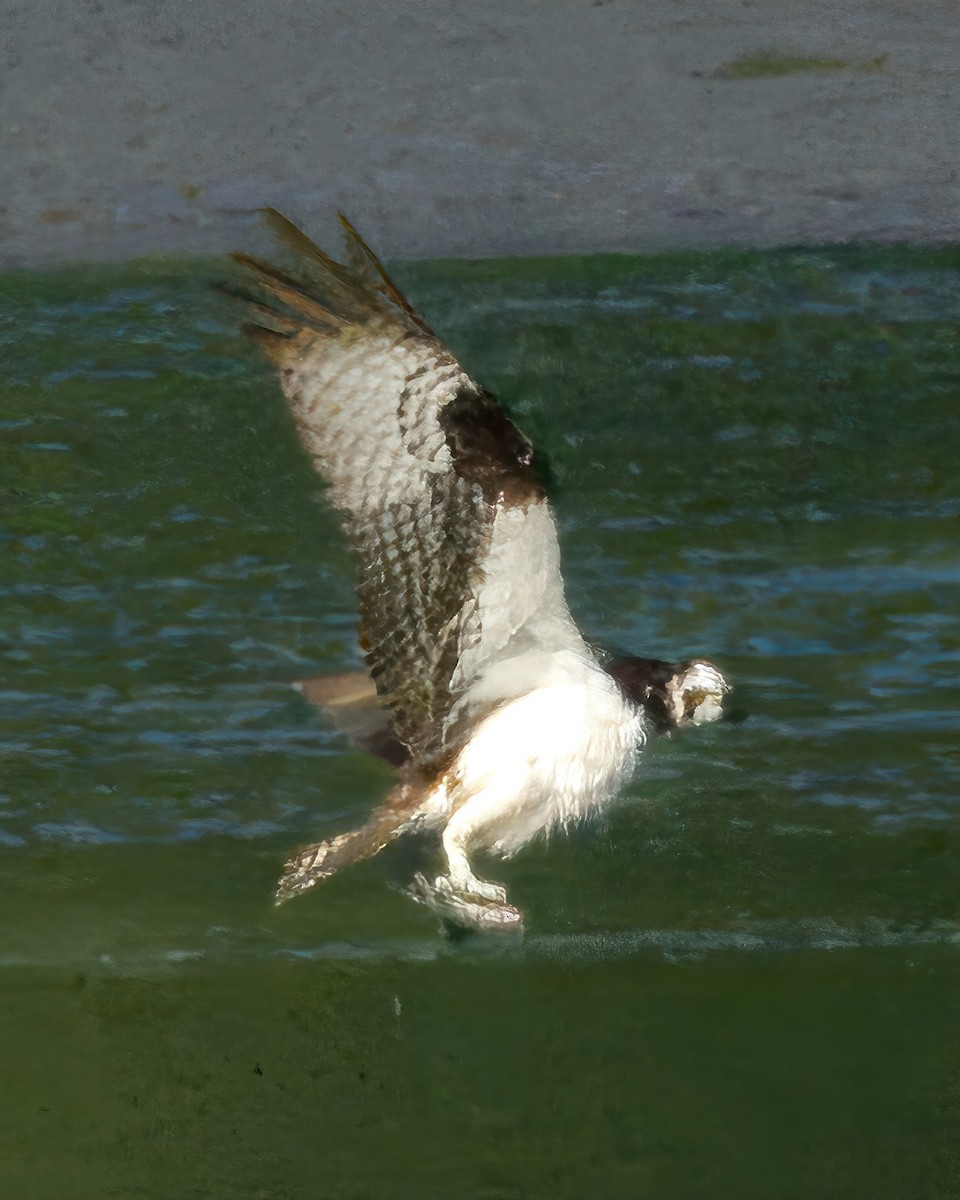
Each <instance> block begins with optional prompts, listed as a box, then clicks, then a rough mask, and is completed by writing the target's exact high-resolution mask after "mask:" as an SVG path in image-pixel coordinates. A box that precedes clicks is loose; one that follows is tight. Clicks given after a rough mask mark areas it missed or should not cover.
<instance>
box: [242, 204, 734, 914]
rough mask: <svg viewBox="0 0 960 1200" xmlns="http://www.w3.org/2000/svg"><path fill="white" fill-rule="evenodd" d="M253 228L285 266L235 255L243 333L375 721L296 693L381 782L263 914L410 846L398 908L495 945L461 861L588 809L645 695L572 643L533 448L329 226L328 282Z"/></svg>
mask: <svg viewBox="0 0 960 1200" xmlns="http://www.w3.org/2000/svg"><path fill="white" fill-rule="evenodd" d="M266 216H267V219H268V222H269V224H270V225H271V227H272V228H273V230H274V231H275V232H276V234H277V235H278V237H279V238H280V240H281V242H282V243H283V244H284V245H285V246H286V247H287V249H288V250H290V251H291V252H292V253H293V254H294V255H295V257H296V266H295V267H294V269H292V270H289V271H288V270H286V269H279V268H277V267H275V266H273V265H272V264H270V263H266V262H264V261H262V260H260V259H257V258H254V257H252V256H250V255H246V254H237V255H234V259H235V261H236V262H237V263H238V264H239V265H240V266H241V267H242V268H243V269H244V270H245V272H246V273H247V275H248V277H251V278H252V279H253V280H254V282H255V284H256V285H257V287H258V289H259V292H260V295H258V296H256V297H254V298H253V301H252V314H251V315H252V316H253V317H254V318H255V323H254V324H251V325H248V326H246V327H245V328H246V331H247V333H248V334H249V335H250V336H251V337H252V338H253V339H254V340H255V341H256V342H257V343H258V344H259V345H261V346H262V347H263V349H264V350H265V351H266V353H267V355H268V356H269V358H270V359H271V360H272V361H273V362H274V363H275V364H276V366H277V368H278V370H279V375H280V380H281V385H282V388H283V392H284V395H285V396H286V399H287V403H288V405H289V407H290V410H291V413H292V415H293V419H294V423H295V425H296V428H297V432H298V433H299V435H300V438H301V440H302V441H303V443H304V445H305V446H306V448H307V451H308V452H309V454H310V455H311V457H312V459H313V462H314V465H315V466H316V468H317V470H318V471H319V472H320V474H321V475H322V476H323V477H324V478H325V479H326V480H327V482H328V484H329V488H328V493H327V494H328V497H329V499H330V501H331V502H332V504H333V505H334V507H335V508H336V509H337V510H338V512H339V514H340V519H341V523H342V526H343V529H344V532H345V534H346V536H347V538H348V540H349V542H350V544H351V547H352V549H353V551H354V553H355V555H356V558H357V560H358V566H359V572H358V587H357V591H358V595H359V600H360V644H361V647H362V649H363V651H364V653H365V656H366V666H367V669H368V672H369V677H370V678H371V679H372V681H373V685H374V687H375V690H376V697H375V699H376V703H375V704H374V703H373V702H372V701H373V697H372V696H371V694H370V692H369V690H367V689H364V688H363V687H362V686H361V687H359V688H358V686H357V684H356V680H355V678H352V677H350V676H343V677H340V679H339V680H338V681H337V682H336V683H323V682H318V681H307V682H306V683H305V684H304V685H303V690H304V692H305V693H306V694H307V695H309V696H310V697H311V698H312V699H314V700H316V701H318V702H319V703H321V704H323V705H324V706H325V707H327V708H328V709H331V710H332V711H333V712H334V714H335V717H336V719H338V720H339V721H340V723H341V724H342V725H343V726H344V727H345V728H346V729H347V730H348V731H349V732H350V733H351V734H352V735H353V736H354V737H356V738H357V740H358V741H360V742H361V744H365V745H367V746H368V747H369V748H370V749H371V750H373V751H374V752H375V753H380V754H382V755H384V756H385V757H387V758H388V759H389V760H390V761H392V762H393V763H394V764H395V765H396V766H397V767H398V769H399V773H400V774H399V782H398V783H397V786H396V787H395V788H394V789H393V791H392V792H391V793H390V795H389V796H388V797H387V799H386V801H385V802H384V803H383V804H382V805H381V806H380V807H379V808H378V809H377V810H376V811H375V812H374V814H373V815H372V816H371V818H370V820H369V821H368V822H367V823H366V824H365V825H364V826H363V827H362V828H361V829H358V830H355V831H353V832H351V833H348V834H342V835H340V836H339V837H335V838H332V839H330V840H328V841H325V842H321V843H317V844H316V845H312V846H308V847H305V848H304V849H303V850H301V851H300V852H299V853H298V854H297V855H296V856H295V857H294V858H293V859H292V860H291V861H290V862H289V863H287V871H286V874H285V876H284V878H283V880H282V881H281V884H280V888H279V891H278V902H279V901H282V900H285V899H287V898H289V897H290V896H293V895H296V894H298V893H299V892H301V891H303V890H305V889H306V888H309V887H311V886H313V884H315V883H316V882H318V881H319V880H322V879H325V878H327V877H329V876H330V875H331V874H333V873H334V872H335V871H337V870H339V869H340V868H341V867H342V866H344V865H346V864H347V863H349V862H354V861H356V860H358V859H360V858H364V857H368V856H369V855H371V854H375V853H377V852H378V851H379V850H380V849H382V848H383V847H384V846H385V845H387V844H388V843H389V842H390V841H392V840H393V839H394V838H396V837H397V836H399V835H400V834H401V833H403V832H405V831H407V830H409V829H411V828H417V829H419V828H429V829H432V830H435V831H436V832H438V833H439V834H440V837H441V842H442V848H443V851H444V853H445V856H446V859H447V865H448V874H446V875H444V876H441V877H440V878H438V879H436V880H434V881H432V882H431V881H429V880H426V879H425V878H424V877H423V876H418V877H417V881H416V882H415V885H414V887H413V890H412V894H413V895H414V896H415V898H417V899H420V900H422V901H424V902H426V903H430V904H431V906H432V907H434V908H435V910H436V911H438V912H441V913H443V914H444V915H446V916H449V917H450V918H451V919H453V920H458V921H461V922H463V923H467V924H471V923H472V924H475V925H477V926H482V927H489V928H512V927H516V925H517V923H518V922H519V919H520V918H519V913H518V912H517V910H516V909H514V908H513V907H512V906H511V905H509V904H507V903H506V899H505V895H504V893H503V889H501V888H499V887H497V886H496V885H493V884H489V883H486V882H485V881H483V880H479V879H477V878H476V877H475V876H474V874H473V872H472V869H471V867H470V864H469V861H468V857H467V854H468V852H469V851H472V850H473V849H475V848H478V847H486V848H489V849H492V850H494V851H495V852H498V853H500V854H504V855H509V854H512V853H514V852H515V851H516V850H517V849H519V848H520V847H521V846H522V845H523V844H524V843H525V842H527V841H528V840H529V839H530V838H531V837H533V836H535V835H536V834H537V833H539V832H541V831H543V830H545V829H548V828H550V827H551V826H554V825H558V824H559V825H566V824H568V823H570V822H571V821H575V820H578V819H579V818H580V817H582V816H584V815H586V814H587V813H589V812H590V811H592V810H593V809H595V808H596V807H597V806H599V805H600V804H602V803H604V802H605V801H606V800H608V799H609V798H610V797H611V796H612V795H613V793H614V792H615V791H616V789H617V787H618V785H619V783H620V782H621V781H622V780H623V779H624V778H625V777H626V775H627V774H629V772H630V770H631V768H632V766H633V762H634V758H635V754H636V750H637V747H638V746H639V744H640V743H641V742H642V740H643V736H644V734H643V716H642V710H643V705H644V704H645V703H647V701H648V700H649V699H650V697H651V696H653V692H652V691H648V692H646V693H645V695H644V697H635V696H631V695H630V694H629V693H628V691H624V690H621V688H620V687H619V686H618V685H617V683H616V682H615V681H614V680H613V679H612V678H611V677H610V675H608V674H607V673H606V672H605V671H604V669H603V668H602V666H601V665H600V663H599V662H598V661H597V659H596V657H595V655H594V653H593V652H592V650H591V649H590V648H589V647H588V646H587V645H586V643H585V642H584V640H583V638H582V636H581V634H580V632H579V630H578V629H577V627H576V624H575V623H574V621H573V619H572V617H571V615H570V612H569V610H568V608H567V604H566V601H565V598H564V593H563V581H562V578H561V575H560V560H559V547H558V544H557V535H556V528H555V525H554V521H553V517H552V514H551V512H550V508H549V505H548V503H547V501H546V498H545V496H544V493H543V489H542V487H541V485H540V481H539V478H538V474H537V470H536V466H535V463H534V456H533V449H532V447H531V445H530V443H529V442H528V441H527V439H526V438H525V437H524V436H523V434H522V433H521V432H520V431H519V430H518V429H517V428H516V426H515V425H514V424H513V423H512V421H511V420H510V419H509V417H508V416H507V415H506V414H505V413H504V412H503V410H502V409H501V408H500V406H499V405H498V404H497V401H496V400H495V398H494V397H493V396H492V395H490V393H489V392H486V391H485V390H484V389H483V388H482V387H480V386H479V385H478V384H477V383H475V382H474V381H473V380H472V379H471V378H470V377H469V375H467V374H466V372H465V371H463V369H462V368H461V367H460V365H459V363H458V362H457V361H456V359H455V358H454V357H453V355H452V354H451V353H450V352H449V351H448V350H447V349H446V348H445V347H444V346H443V345H442V343H441V342H440V341H439V340H438V339H437V338H436V336H435V335H434V334H433V333H432V331H431V330H430V328H429V327H428V326H427V325H426V323H425V322H424V321H423V320H422V318H421V317H420V316H419V315H418V314H417V313H416V312H415V311H414V309H413V308H412V307H411V305H410V304H409V303H408V301H407V300H406V299H405V298H404V296H403V295H402V294H401V293H400V292H399V290H398V289H397V287H396V285H395V284H394V283H393V281H392V280H391V279H390V277H389V276H388V275H387V273H386V271H385V270H384V269H383V267H382V265H381V264H380V263H379V262H378V260H377V259H376V257H375V256H374V254H373V253H372V251H371V250H370V249H369V247H368V246H367V245H366V244H365V243H364V242H363V240H362V239H361V238H360V236H359V235H358V234H357V232H356V230H355V229H354V228H353V227H352V226H351V225H350V223H349V222H348V221H347V220H346V218H344V217H342V216H341V224H342V226H343V229H344V232H345V234H346V240H347V255H346V257H347V263H346V264H344V263H339V262H336V261H335V260H334V259H332V258H331V257H330V256H329V255H327V254H326V253H325V252H324V251H322V250H321V249H320V248H319V247H317V246H315V245H314V244H313V243H312V242H311V241H310V240H309V239H308V238H307V237H306V236H305V235H304V234H303V233H301V232H300V230H298V229H297V228H296V227H295V226H294V225H292V224H291V223H290V222H289V221H288V220H287V219H286V218H285V217H282V216H281V215H280V214H279V213H277V212H275V211H273V210H267V211H266ZM690 669H691V671H692V674H691V673H690V671H688V670H684V671H683V672H682V673H680V674H678V675H677V676H676V678H675V679H674V680H672V681H670V680H666V681H664V680H660V677H659V675H657V685H658V687H660V691H658V692H657V693H656V695H657V697H659V696H660V695H661V693H662V694H663V696H665V697H667V698H670V696H672V700H671V703H673V710H672V711H673V712H674V715H676V714H680V716H681V717H685V713H686V707H685V702H684V696H685V695H686V694H687V692H688V691H689V688H690V687H695V688H696V689H699V690H698V691H697V696H698V697H699V696H700V693H701V692H702V693H703V695H704V696H707V695H708V694H709V695H722V692H723V690H724V688H725V685H724V684H723V680H722V678H721V677H720V676H719V674H718V673H717V672H716V671H714V669H713V668H711V667H709V666H708V664H697V663H695V664H690ZM661 674H662V672H661ZM691 680H693V682H692V683H691V682H690V681H691ZM664 688H666V689H667V690H666V691H664ZM670 688H672V689H673V692H672V693H670ZM685 689H686V690H685ZM668 693H669V695H668ZM697 704H698V705H699V706H700V707H699V708H698V711H700V712H703V713H705V712H706V711H707V708H706V707H703V706H702V705H701V702H700V700H699V699H698V701H697ZM717 711H719V708H718V707H717ZM711 712H712V710H711ZM384 713H385V714H386V717H387V720H386V721H384V719H383V714H384ZM691 719H693V720H696V717H692V718H691ZM704 719H712V717H710V718H707V717H704Z"/></svg>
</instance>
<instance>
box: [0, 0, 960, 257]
mask: <svg viewBox="0 0 960 1200" xmlns="http://www.w3.org/2000/svg"><path fill="white" fill-rule="evenodd" d="M957 25H958V22H957V20H956V11H955V9H954V7H953V5H952V4H949V3H945V2H941V0H933V2H928V3H920V2H919V0H910V2H909V3H905V4H901V5H878V4H876V3H874V2H873V0H852V2H849V3H844V4H837V3H832V2H826V0H797V2H793V3H789V4H784V3H782V2H776V3H775V2H772V0H757V2H750V0H742V2H736V0H699V2H692V0H677V2H676V3H663V2H660V3H654V4H649V5H646V4H643V5H641V4H637V3H633V2H629V0H606V2H604V0H594V2H590V0H551V3H549V4H547V3H521V2H519V0H487V2H485V3H484V4H483V5H469V6H468V5H460V6H458V5H453V4H449V3H441V2H439V0H417V2H415V3H408V4H405V5H400V4H397V3H388V2H385V0H367V2H365V3H363V4H355V5H346V4H340V5H338V4H335V3H327V2H326V0H322V2H316V3H303V2H294V3H289V4H287V3H282V4H281V3H279V2H277V0H232V2H231V3H225V2H223V0H218V2H217V3H212V4H205V5H196V4H194V3H192V0H165V2H164V3H161V4H155V3H154V4H127V3H123V2H121V0H102V2H99V3H88V4H76V3H66V2H62V0H40V2H39V3H37V4H35V5H22V6H18V7H17V8H14V9H12V10H9V11H8V12H7V14H6V16H5V20H4V30H3V35H2V36H3V40H2V48H3V55H4V68H3V75H2V79H3V92H2V101H0V133H2V146H0V155H2V161H3V163H4V171H3V174H4V184H5V187H4V196H3V201H2V211H0V263H2V264H5V265H7V266H24V265H34V264H42V263H48V262H56V261H59V260H62V259H65V258H93V259H120V258H127V257H131V256H134V255H139V254H146V253H152V252H156V251H166V250H169V251H218V250H221V249H223V248H225V247H228V246H234V245H236V244H238V241H239V242H240V243H241V244H249V241H250V238H251V237H255V236H256V234H255V233H254V232H253V227H254V225H255V223H256V219H255V210H256V209H257V208H258V207H259V206H260V205H263V204H274V205H276V206H278V207H282V208H283V209H284V210H285V211H288V212H290V214H291V215H292V216H294V217H295V218H296V219H298V220H299V221H301V222H303V223H305V224H306V225H307V226H308V227H309V228H310V229H311V230H312V231H316V232H318V233H320V234H321V235H324V236H326V235H328V234H330V233H331V232H332V227H333V221H332V214H333V212H334V211H335V210H336V209H337V208H338V207H341V208H344V209H346V210H347V211H348V212H349V213H350V215H351V217H352V218H353V219H354V220H355V221H356V223H357V224H358V225H359V226H360V228H361V229H362V230H363V231H364V232H365V233H366V234H367V236H368V237H369V238H370V239H371V240H372V241H375V242H376V245H377V247H378V248H379V249H380V250H381V251H383V252H384V253H385V254H386V255H387V256H389V257H437V256H447V255H450V256H487V255H500V254H524V253H525V254H540V253H554V252H566V251H577V252H592V251H607V250H652V249H673V248H680V247H696V246H713V245H724V244H726V245H756V246H765V245H775V244H788V243H821V242H836V241H851V240H878V241H887V242H889V241H909V242H916V243H938V242H949V241H956V240H957V238H958V234H960V185H958V177H957V167H956V164H957V161H958V158H960V155H958V150H960V133H958V130H960V122H958V121H957V120H956V115H957V104H956V96H957V76H958V62H960V56H958V54H957V45H956V43H957V40H958V39H957V33H958V29H957Z"/></svg>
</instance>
